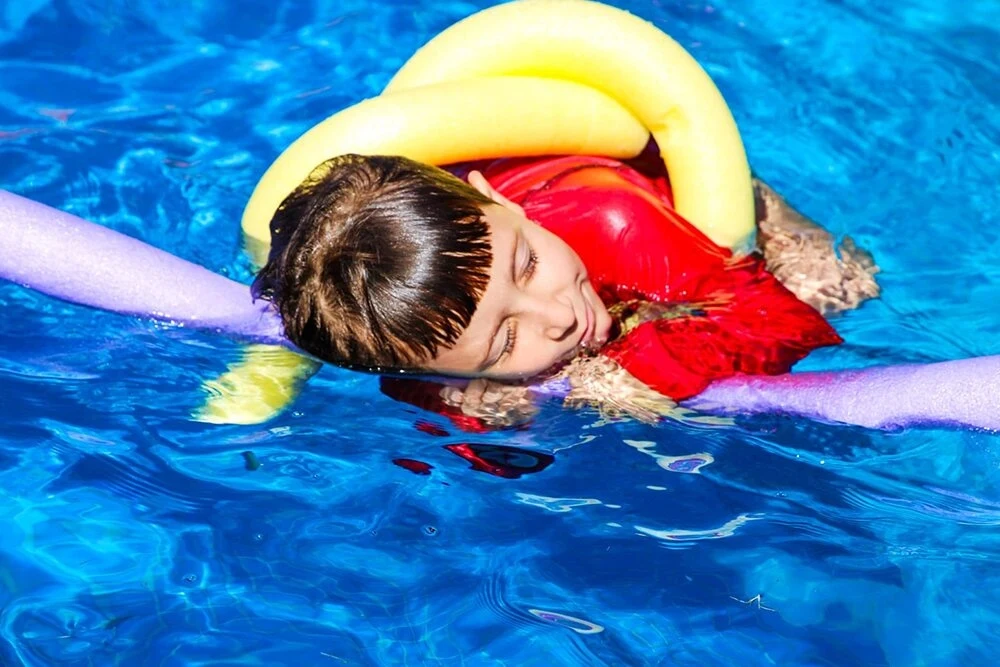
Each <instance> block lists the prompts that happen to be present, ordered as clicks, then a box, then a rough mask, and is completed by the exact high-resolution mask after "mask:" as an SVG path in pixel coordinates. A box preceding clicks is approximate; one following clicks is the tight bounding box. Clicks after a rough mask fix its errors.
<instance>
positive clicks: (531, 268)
mask: <svg viewBox="0 0 1000 667" xmlns="http://www.w3.org/2000/svg"><path fill="white" fill-rule="evenodd" d="M537 266H538V255H536V254H535V251H534V250H533V249H531V248H528V266H527V267H526V268H525V269H524V278H525V280H528V279H529V278H531V276H532V275H534V273H535V268H536V267H537Z"/></svg>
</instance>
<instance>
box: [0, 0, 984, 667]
mask: <svg viewBox="0 0 1000 667" xmlns="http://www.w3.org/2000/svg"><path fill="white" fill-rule="evenodd" d="M488 4H491V3H489V2H482V1H476V2H441V3H438V2H434V3H432V2H414V1H412V0H411V1H408V2H403V1H400V2H391V3H374V2H361V1H359V0H344V1H336V2H335V1H332V0H313V1H311V2H293V1H291V0H277V1H271V2H263V1H261V0H253V1H249V0H248V1H244V2H239V3H237V2H226V3H223V2H214V1H211V0H192V1H191V2H187V3H180V4H178V3H169V2H166V1H165V0H101V1H97V0H20V1H17V2H15V1H13V0H10V1H9V2H0V187H2V188H5V189H9V190H12V191H14V192H17V193H19V194H22V195H25V196H28V197H32V198H34V199H38V200H40V201H43V202H45V203H47V204H50V205H52V206H56V207H58V208H62V209H66V210H68V211H71V212H73V213H75V214H78V215H80V216H83V217H86V218H89V219H93V220H96V221H99V222H101V223H102V224H105V225H108V226H110V227H113V228H115V229H118V230H121V231H123V232H126V233H128V234H131V235H134V236H137V237H139V238H142V239H144V240H146V241H148V242H150V243H152V244H155V245H157V246H160V247H163V248H166V249H168V250H170V251H172V252H175V253H177V254H179V255H181V256H183V257H185V258H188V259H190V260H193V261H195V262H198V263H201V264H204V265H206V266H208V267H210V268H212V269H215V270H218V271H221V272H224V273H226V274H228V275H231V276H234V277H236V278H238V279H242V280H247V279H249V276H250V274H249V264H248V262H247V260H246V259H245V258H244V257H243V256H242V255H241V254H240V237H239V230H238V219H239V215H240V212H241V210H242V206H243V204H244V202H245V201H246V199H247V197H248V196H249V193H250V190H251V188H252V186H253V184H254V183H255V181H256V179H257V178H258V177H259V176H260V174H261V173H262V171H263V170H264V168H265V167H266V166H267V165H268V164H269V162H270V160H272V159H273V158H274V156H275V155H276V154H277V152H278V151H279V150H281V149H282V148H283V147H284V146H286V145H287V144H288V143H289V142H290V141H292V140H293V139H294V138H295V137H296V136H298V135H299V134H300V133H301V132H303V131H304V130H305V129H307V128H308V127H309V126H310V125H312V124H313V123H315V122H316V121H318V120H320V119H321V118H323V117H325V116H326V115H328V114H330V113H332V112H333V111H335V110H337V109H340V108H342V107H344V106H345V105H348V104H350V103H351V102H353V101H355V100H357V99H360V98H362V97H364V96H370V95H373V94H376V93H377V92H378V91H379V90H380V88H381V87H382V86H383V85H384V84H385V83H386V82H387V80H388V78H389V77H390V76H391V74H392V73H393V72H394V71H395V69H396V68H397V67H398V66H399V65H400V64H401V63H402V62H403V60H404V59H405V58H406V57H407V56H408V55H409V54H410V53H411V52H412V51H413V50H414V49H415V48H416V47H417V46H419V45H420V44H422V43H423V42H424V41H426V40H427V39H428V38H429V37H430V36H431V35H433V34H434V33H435V32H437V31H438V30H440V29H442V28H444V27H446V26H447V25H449V24H450V23H452V22H453V21H455V20H456V19H458V18H460V17H462V16H465V15H468V14H470V13H472V12H473V11H475V10H476V9H478V8H480V7H483V6H486V5H488ZM616 4H619V5H620V6H623V7H625V8H627V9H630V10H632V11H633V12H635V13H637V14H639V15H641V16H643V17H645V18H647V19H650V20H653V21H655V22H656V23H657V24H658V25H659V26H661V27H663V28H665V29H666V30H667V31H669V32H670V33H671V34H672V35H674V36H675V37H676V38H677V39H678V40H679V41H680V42H681V43H682V44H684V45H685V46H687V47H688V48H689V49H690V50H691V52H692V53H693V54H694V55H695V57H696V58H698V59H699V61H700V62H701V63H702V64H703V65H704V66H705V67H706V68H707V69H708V71H709V72H710V73H711V74H712V75H713V76H714V77H715V79H716V81H717V82H718V84H719V86H720V87H721V88H722V90H723V92H724V94H725V95H726V96H727V98H728V100H729V101H730V103H731V105H732V107H733V110H734V113H735V115H736V117H737V120H738V121H739V123H740V126H741V129H742V131H743V134H744V139H745V141H746V144H747V148H748V151H749V153H750V156H751V161H752V164H753V165H754V167H755V169H756V170H757V172H758V173H759V174H760V175H761V176H762V177H764V178H765V179H767V180H769V181H771V182H772V183H773V184H774V185H776V186H777V188H778V189H779V190H780V191H782V192H783V193H785V194H786V195H787V197H788V198H789V199H790V200H791V201H792V202H793V203H794V204H796V205H797V206H798V207H800V208H801V209H802V210H803V211H805V212H806V213H807V214H809V215H811V216H813V217H814V218H816V219H817V220H819V221H820V222H822V223H823V224H824V225H826V226H827V227H829V228H830V229H832V230H833V231H834V232H836V233H837V234H846V233H850V234H851V235H853V236H854V238H855V239H857V240H858V241H859V243H860V244H862V245H863V246H866V247H868V248H869V249H871V250H872V251H873V252H874V254H875V256H876V259H877V260H878V262H879V264H880V265H881V267H882V269H883V273H882V274H881V276H880V280H881V283H882V285H883V287H884V290H885V293H884V298H883V299H882V300H880V301H878V302H875V303H870V304H867V305H865V306H864V307H863V308H862V309H861V310H859V311H857V312H852V313H849V314H847V315H846V316H844V317H841V318H838V319H837V320H836V326H837V328H838V330H839V331H840V332H841V333H842V334H843V335H844V337H845V338H846V339H847V343H846V344H845V345H844V346H842V347H839V348H837V349H831V350H822V351H820V352H817V353H815V354H814V355H813V356H811V357H810V358H809V359H808V360H807V361H806V362H804V363H803V364H802V366H801V367H802V368H827V367H848V366H859V365H870V364H876V363H896V362H904V361H932V360H940V359H952V358H960V357H966V356H971V355H978V354H996V353H998V352H1000V336H998V334H1000V316H998V315H997V309H996V302H997V300H998V299H1000V268H998V267H1000V264H998V262H997V261H996V257H997V256H998V255H1000V231H998V229H1000V224H998V223H1000V216H998V213H997V211H998V210H1000V189H998V188H997V174H998V166H1000V124H998V119H1000V113H998V112H1000V83H998V81H1000V77H998V74H1000V72H998V70H1000V66H998V62H997V59H996V44H997V43H998V39H1000V35H998V29H997V26H998V25H1000V5H997V4H996V3H994V2H992V1H991V0H972V1H970V2H964V3H960V4H955V5H954V8H953V9H949V8H947V7H946V5H945V4H944V3H939V2H936V1H933V0H903V1H896V2H886V1H881V0H879V1H875V2H866V1H864V0H840V1H833V0H830V1H828V2H821V1H819V0H796V1H794V2H793V1H791V0H768V1H766V2H765V1H764V0H742V1H737V0H726V1H725V2H711V3H706V2H703V1H700V2H688V1H686V0H671V1H668V0H660V1H657V0H652V1H650V2H643V1H641V0H630V1H623V2H616ZM0 242H2V240H0ZM0 309H2V311H0V312H2V315H0V382H2V387H0V526H2V527H3V528H2V531H0V635H2V639H0V663H2V664H4V665H32V666H34V665H171V666H172V665H218V666H221V665H237V664H238V665H254V664H256V665H294V664H302V665H326V664H330V665H338V664H352V665H353V664H359V665H362V664H384V665H404V664H445V665H451V664H467V665H500V664H510V665H589V664H609V665H619V664H630V665H631V664H634V665H643V664H650V665H657V664H663V665H688V664H698V665H706V664H710V665H715V664H720V665H730V664H748V665H757V664H761V665H764V664H779V665H885V664H889V665H980V664H981V665H986V664H995V662H996V659H997V657H998V653H1000V651H998V649H997V644H996V639H995V638H996V637H997V635H998V633H1000V602H998V601H997V599H996V594H997V592H998V590H1000V589H998V586H1000V571H998V569H997V566H996V560H997V559H998V558H1000V466H998V464H1000V439H998V437H997V436H995V435H990V434H985V433H976V432H956V431H947V430H912V431H904V432H897V433H874V432H869V431H865V430H862V429H855V428H848V427H840V426H833V425H823V424H816V423H810V422H807V421H797V420H790V419H779V418H755V419H752V420H743V421H741V422H740V423H739V424H738V425H737V426H735V427H733V426H729V427H721V426H715V427H711V426H704V425H703V426H694V425H688V424H675V423H667V424H664V425H662V426H658V427H655V428H654V427H650V426H644V425H640V424H635V423H630V422H617V423H615V422H604V421H601V420H600V419H598V418H597V416H596V415H594V414H592V413H588V412H577V413H570V412H564V411H561V410H558V409H555V408H551V409H547V410H546V411H545V412H543V414H542V415H541V417H540V418H539V419H538V420H537V422H536V423H535V424H534V425H533V426H532V427H531V428H529V429H527V430H523V431H517V432H513V433H511V432H508V433H501V434H490V435H484V436H476V437H475V438H472V439H470V438H469V436H467V435H463V434H461V433H457V432H454V431H453V430H451V429H450V428H449V427H448V425H447V424H445V423H443V422H441V421H439V420H436V419H435V418H434V417H433V416H430V415H427V414H422V413H419V412H417V411H415V410H413V409H410V408H408V407H406V406H403V405H401V404H398V403H394V402H392V401H391V400H389V399H388V398H386V397H384V396H382V395H381V394H380V393H379V390H378V384H377V381H376V380H375V379H374V378H371V377H369V376H365V375H359V374H355V373H350V372H346V371H340V370H337V369H334V368H324V369H323V370H322V371H321V373H320V374H319V375H318V376H317V377H315V378H313V380H312V381H311V382H310V383H309V384H308V385H307V387H306V389H305V390H304V392H303V394H302V396H301V398H300V399H299V400H298V401H297V402H296V403H295V404H294V406H293V407H292V409H291V410H289V411H288V412H286V413H284V414H282V415H280V416H279V417H277V418H275V419H274V420H272V421H270V422H268V423H265V424H262V425H258V426H218V425H210V424H203V423H199V422H197V421H194V420H193V419H192V418H191V417H190V414H191V412H192V411H193V410H194V409H196V408H197V406H198V405H199V402H200V400H201V394H200V390H199V384H200V381H201V379H202V378H205V377H210V376H212V375H215V374H218V373H219V372H221V371H222V370H224V368H225V365H226V363H227V362H231V361H233V360H235V359H236V358H237V355H238V351H239V346H238V345H237V344H235V343H233V342H231V341H227V340H224V339H220V338H216V337H212V336H210V335H206V334H198V333H192V332H189V331H184V330H176V329H169V328H166V327H164V326H162V325H158V324H154V323H150V322H147V321H141V320H137V319H129V318H123V317H119V316H114V315H110V314H105V313H99V312H94V311H90V310H86V309H82V308H77V307H74V306H70V305H66V304H63V303H60V302H56V301H54V300H51V299H48V298H46V297H43V296H40V295H38V294H35V293H32V292H30V291H27V290H24V289H21V288H19V287H16V286H13V285H9V284H4V285H0ZM928 390H929V391H932V390H933V388H928ZM420 420H424V422H427V423H430V424H431V425H433V426H428V425H427V424H424V425H423V426H421V428H420V429H418V428H415V424H416V423H417V422H418V421H420ZM463 443H469V444H471V445H473V446H484V447H485V446H498V445H499V446H505V447H518V448H525V449H527V450H530V452H533V453H534V454H535V455H536V458H533V459H532V458H530V457H528V459H527V460H528V463H529V464H530V463H534V462H539V465H537V466H535V467H541V468H543V469H542V470H540V471H538V472H535V473H532V474H524V475H522V476H521V477H519V478H516V479H511V478H501V477H497V476H493V475H490V474H486V473H484V472H481V471H476V470H472V469H470V467H469V465H468V464H467V463H466V462H465V461H463V460H462V459H461V458H459V457H457V456H455V455H454V454H453V453H451V452H450V451H449V450H447V449H445V446H447V445H461V444H463ZM248 452H249V454H248ZM691 454H699V455H700V456H701V458H703V459H705V460H708V461H709V464H708V465H705V466H704V467H701V468H700V469H699V470H697V471H695V472H691V471H690V468H685V467H684V466H677V465H670V459H669V457H684V456H687V455H691ZM706 454H707V455H708V456H705V455H706ZM400 458H406V459H414V460H417V461H421V462H424V463H427V464H429V465H430V466H431V469H430V474H429V475H420V474H413V472H411V471H409V470H407V469H406V468H404V467H400V466H398V465H394V464H393V463H392V461H393V460H394V459H400ZM546 463H547V464H548V465H544V464H546ZM529 467H530V466H529ZM684 470H688V472H684Z"/></svg>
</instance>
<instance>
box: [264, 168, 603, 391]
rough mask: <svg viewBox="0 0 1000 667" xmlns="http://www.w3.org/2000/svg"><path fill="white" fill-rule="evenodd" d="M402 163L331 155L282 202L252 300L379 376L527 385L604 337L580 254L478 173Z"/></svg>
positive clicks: (331, 353)
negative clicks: (420, 374) (403, 373)
mask: <svg viewBox="0 0 1000 667" xmlns="http://www.w3.org/2000/svg"><path fill="white" fill-rule="evenodd" d="M469 181H470V183H465V182H464V181H462V180H460V179H458V178H456V177H454V176H452V175H451V174H449V173H447V172H445V171H443V170H441V169H438V168H436V167H431V166H428V165H424V164H421V163H418V162H414V161H412V160H407V159H405V158H400V157H384V156H376V157H362V156H358V155H346V156H341V157H337V158H334V159H332V160H328V161H327V162H325V163H323V164H322V165H320V166H319V167H317V168H316V169H315V170H313V172H312V173H311V174H310V175H309V177H308V178H307V179H306V180H305V181H304V182H303V183H302V184H301V185H300V186H299V187H298V188H296V190H295V191H294V192H292V193H291V194H290V195H289V196H288V197H287V198H286V199H285V201H284V202H283V203H282V204H281V206H280V207H279V209H278V211H277V212H276V213H275V216H274V218H273V219H272V221H271V244H272V245H271V253H270V257H269V259H268V262H267V264H266V265H265V266H264V268H263V269H261V271H260V273H259V274H258V276H257V280H256V281H255V282H254V294H255V295H258V296H263V297H265V298H268V299H271V300H272V301H273V302H274V303H275V305H276V307H277V308H278V311H279V313H280V314H281V318H282V320H283V322H284V325H285V333H286V335H287V336H288V338H289V339H290V340H291V341H292V342H293V343H295V344H296V345H297V346H299V347H300V348H301V349H303V350H305V351H306V352H309V353H310V354H313V355H315V356H316V357H318V358H320V359H323V360H325V361H328V362H331V363H334V364H338V365H347V366H354V367H363V368H369V369H373V370H376V369H383V370H389V369H407V370H415V371H416V370H419V371H428V372H434V373H444V374H454V375H466V376H473V375H475V376H490V377H499V378H513V377H526V376H531V375H535V374H538V373H540V372H542V371H544V370H546V369H548V368H549V367H551V366H552V365H554V364H555V363H557V362H559V361H560V360H563V359H566V358H568V357H570V356H572V354H573V353H574V352H575V351H576V350H577V348H578V347H579V346H580V345H581V344H585V345H586V344H592V343H597V342H603V340H604V339H605V338H606V336H607V332H608V329H609V328H610V318H609V316H608V314H607V311H606V310H605V308H604V306H603V304H602V303H601V301H600V299H599V298H598V297H597V294H596V293H595V292H594V289H593V287H592V286H591V284H590V281H589V280H588V279H587V273H586V270H585V269H584V267H583V264H582V262H581V261H580V259H579V257H578V256H577V255H576V253H575V252H573V250H572V249H571V248H570V247H569V246H567V245H566V244H565V243H563V242H562V241H561V240H560V239H559V238H558V237H556V236H554V235H553V234H551V233H549V232H547V231H546V230H544V229H542V228H541V227H539V226H538V225H536V224H534V223H532V222H531V221H529V220H527V219H526V218H525V217H524V214H523V211H522V210H521V209H520V207H518V206H516V205H515V204H513V203H511V202H509V201H507V200H506V199H505V198H503V197H502V196H501V195H499V194H498V193H497V192H495V191H494V190H493V189H492V188H491V187H490V186H489V184H488V183H487V182H486V180H485V179H484V178H483V177H482V176H481V175H480V174H478V173H473V175H472V176H470V179H469Z"/></svg>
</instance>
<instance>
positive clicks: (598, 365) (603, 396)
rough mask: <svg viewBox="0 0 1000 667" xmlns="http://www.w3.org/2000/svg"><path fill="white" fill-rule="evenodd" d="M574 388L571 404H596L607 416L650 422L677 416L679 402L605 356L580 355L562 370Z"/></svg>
mask: <svg viewBox="0 0 1000 667" xmlns="http://www.w3.org/2000/svg"><path fill="white" fill-rule="evenodd" d="M561 375H563V376H565V377H566V378H567V379H568V380H569V382H570V386H571V387H572V389H571V390H570V393H569V394H568V395H567V396H566V400H565V405H566V406H567V407H574V408H580V407H593V408H596V409H597V410H598V411H599V412H600V413H601V416H603V417H607V418H615V417H632V418H633V419H637V420H639V421H642V422H645V423H647V424H652V423H656V422H657V421H659V420H660V419H662V418H664V417H670V416H673V415H674V413H675V412H676V411H677V403H675V402H674V401H673V400H671V399H670V398H669V397H667V396H664V395H663V394H661V393H659V392H658V391H655V390H653V389H651V388H649V387H647V386H646V385H645V384H643V383H642V382H640V381H639V380H637V379H635V378H634V377H633V376H632V375H630V374H629V373H628V372H627V371H626V370H625V369H624V368H622V367H621V366H619V365H618V364H617V363H615V362H614V361H613V360H611V359H609V358H607V357H605V356H601V355H598V356H593V357H584V356H581V357H577V358H576V359H574V360H573V361H572V362H570V363H569V364H568V365H567V366H566V368H565V369H564V370H563V371H562V373H561Z"/></svg>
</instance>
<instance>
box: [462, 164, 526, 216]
mask: <svg viewBox="0 0 1000 667" xmlns="http://www.w3.org/2000/svg"><path fill="white" fill-rule="evenodd" d="M469 185H471V186H472V187H474V188H475V189H477V190H479V192H481V193H482V194H484V195H486V196H487V197H489V198H490V199H492V200H493V201H495V202H496V203H497V204H500V205H501V206H503V207H504V208H506V209H508V210H511V211H514V212H515V213H517V214H518V215H520V216H523V215H524V209H523V208H521V207H520V206H519V205H517V204H515V203H514V202H512V201H511V200H509V199H507V198H506V197H504V196H503V195H502V194H500V193H499V192H497V190H496V188H494V187H493V186H492V185H490V182H489V181H487V180H486V177H485V176H483V174H482V173H481V172H478V171H472V172H470V173H469Z"/></svg>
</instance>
